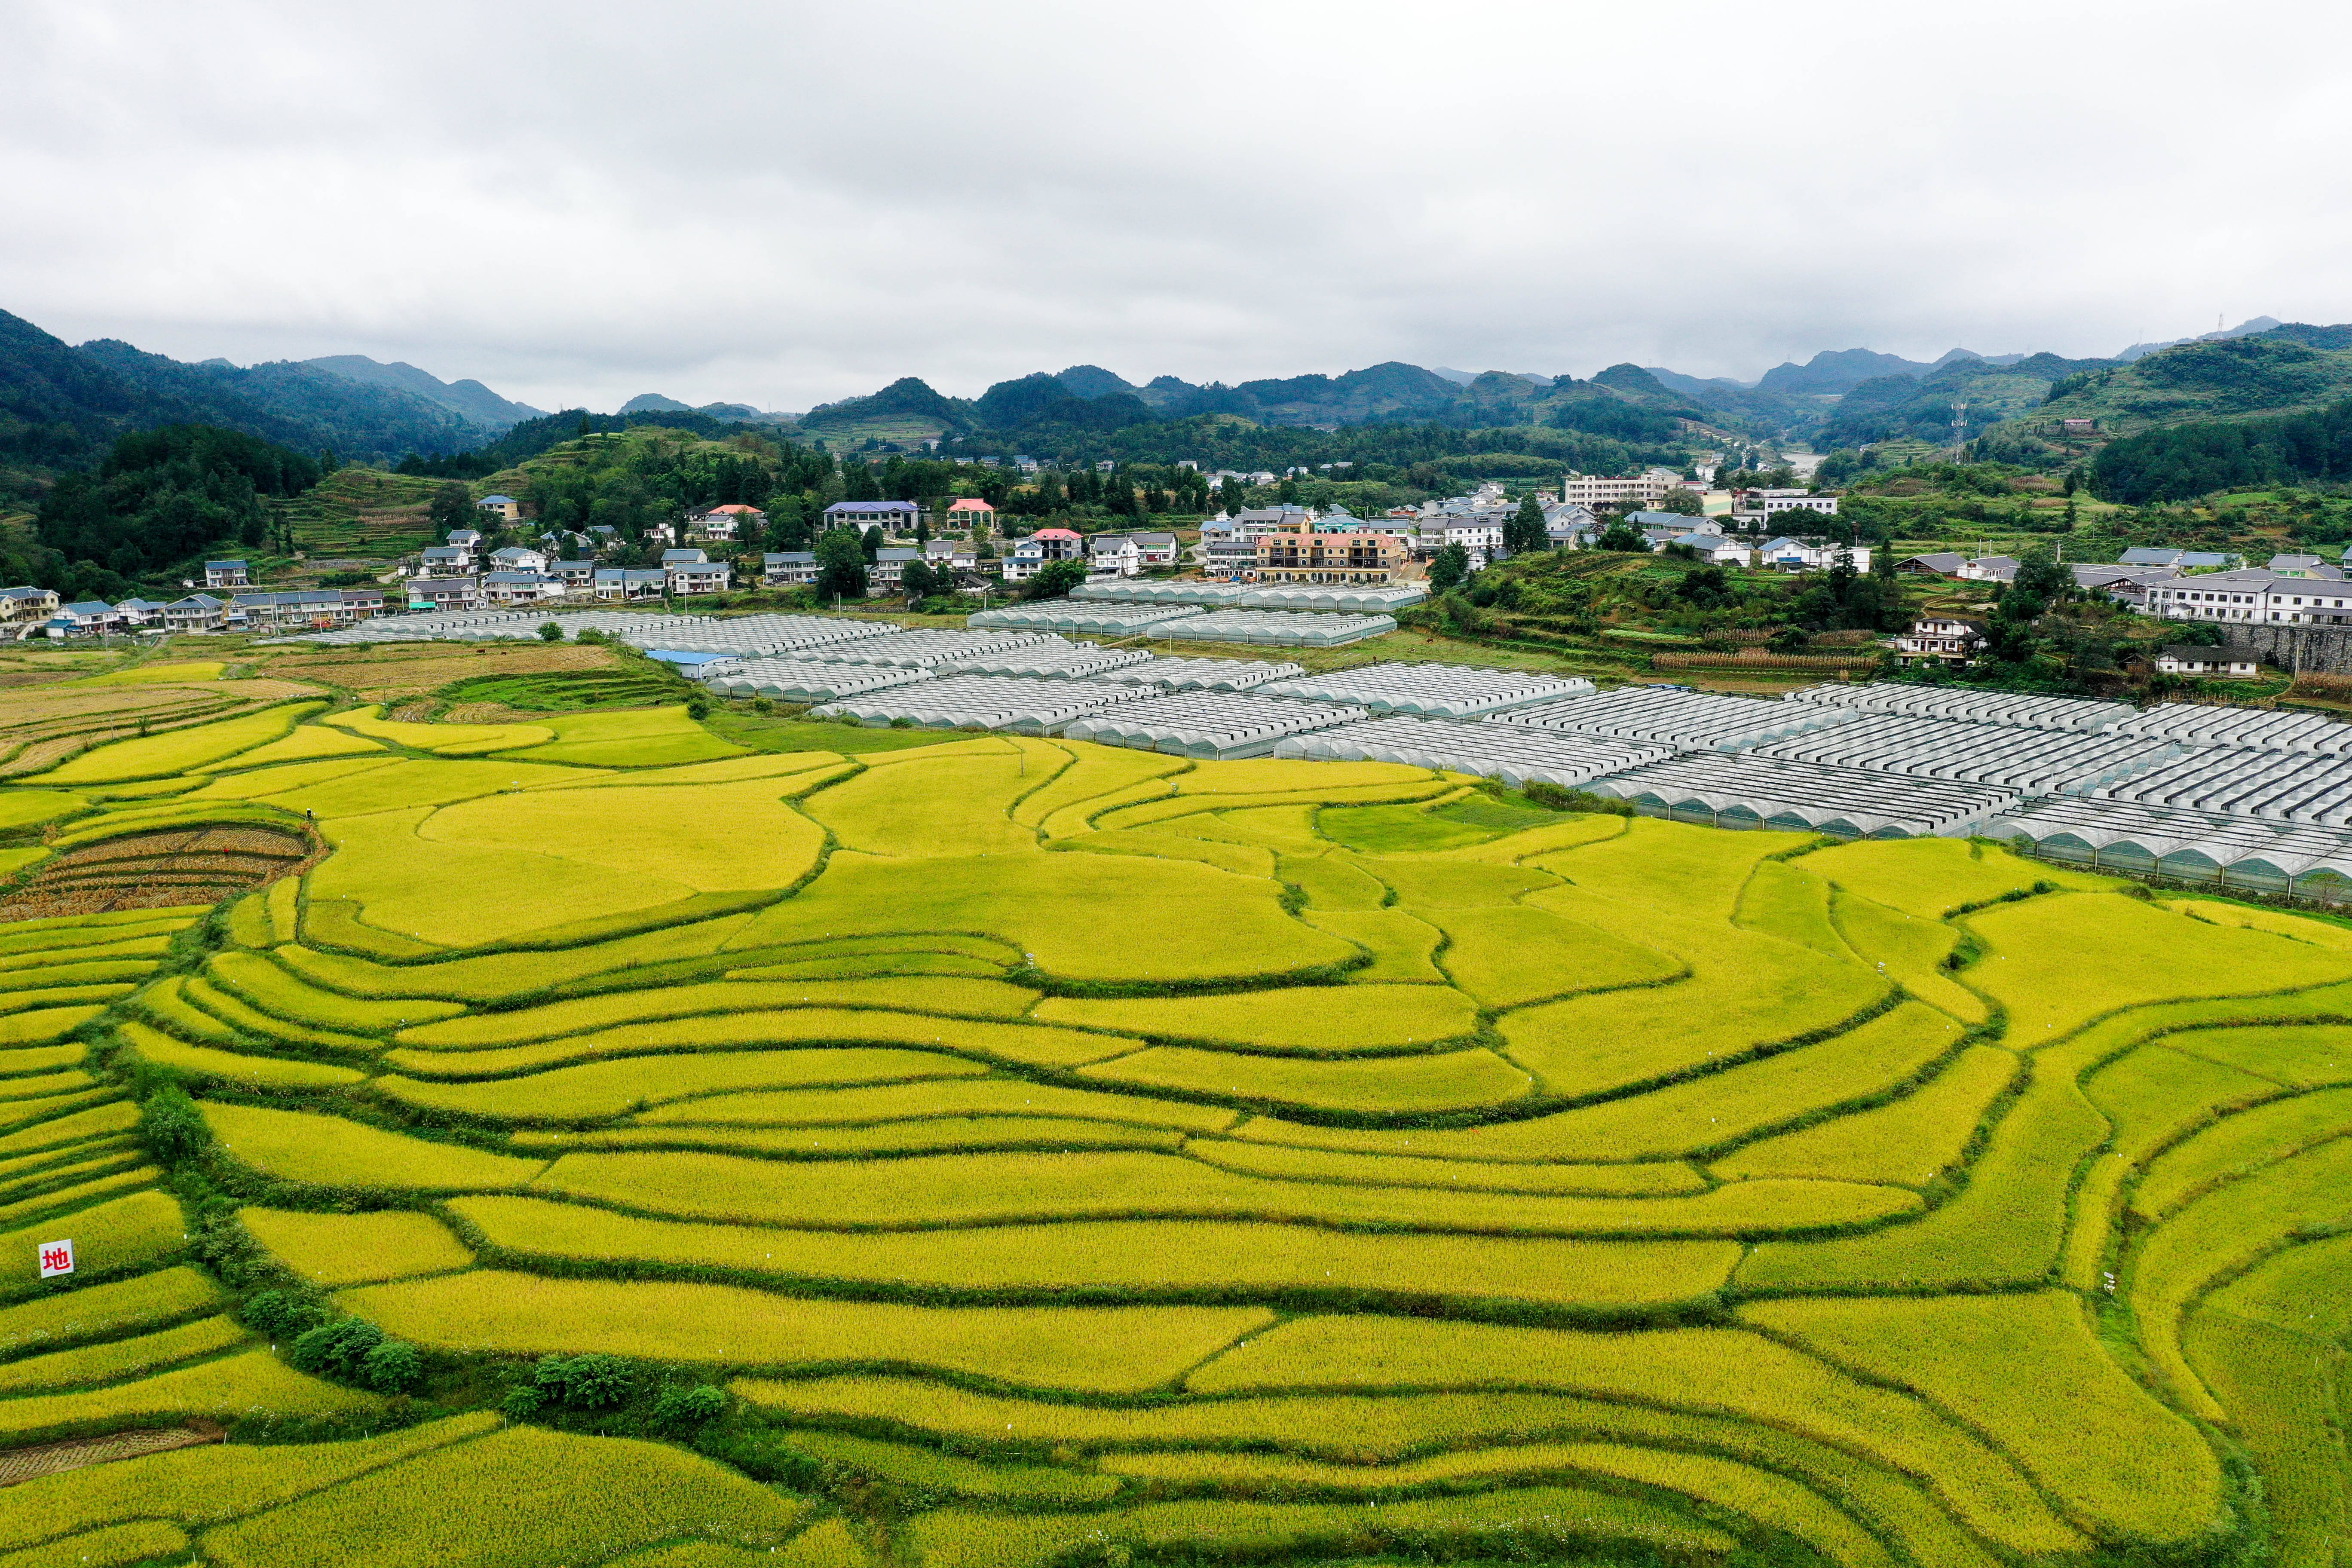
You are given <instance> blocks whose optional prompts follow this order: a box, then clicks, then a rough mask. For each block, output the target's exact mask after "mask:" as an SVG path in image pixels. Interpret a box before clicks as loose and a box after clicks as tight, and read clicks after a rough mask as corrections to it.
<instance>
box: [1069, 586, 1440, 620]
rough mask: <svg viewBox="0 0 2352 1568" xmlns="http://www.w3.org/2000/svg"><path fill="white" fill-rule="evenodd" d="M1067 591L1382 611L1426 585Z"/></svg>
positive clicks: (1412, 599)
mask: <svg viewBox="0 0 2352 1568" xmlns="http://www.w3.org/2000/svg"><path fill="white" fill-rule="evenodd" d="M1070 597H1071V598H1073V599H1079V600H1084V601H1086V602H1088V603H1094V604H1131V605H1213V606H1216V607H1219V608H1224V609H1234V610H1310V611H1317V612H1322V613H1330V612H1340V613H1349V612H1361V611H1370V612H1372V613H1374V614H1387V613H1390V612H1392V611H1396V610H1402V609H1405V608H1408V607H1410V606H1412V605H1418V604H1420V603H1421V602H1422V601H1423V600H1424V599H1426V598H1428V597H1429V590H1428V589H1427V588H1426V587H1423V585H1422V584H1418V583H1401V584H1379V583H1360V584H1359V583H1283V584H1267V585H1265V586H1263V587H1252V586H1250V585H1248V584H1242V583H1202V582H1148V583H1147V582H1136V581H1125V582H1117V583H1088V584H1084V585H1082V586H1080V587H1076V588H1073V589H1071V590H1070Z"/></svg>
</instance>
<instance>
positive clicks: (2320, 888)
mask: <svg viewBox="0 0 2352 1568" xmlns="http://www.w3.org/2000/svg"><path fill="white" fill-rule="evenodd" d="M1984 832H1985V834H1986V835H1987V836H1988V837H1995V838H2004V839H2009V840H2011V841H2012V842H2014V843H2015V844H2016V845H2017V846H2018V847H2020V848H2021V849H2025V850H2028V851H2030V852H2031V853H2033V854H2036V855H2041V856H2044V857H2046V858H2050V859H2053V860H2064V861H2069V862H2072V863H2074V864H2076V865H2081V866H2087V867H2089V868H2092V869H2093V870H2098V871H2127V872H2137V873H2139V874H2141V875H2147V876H2159V877H2171V878H2176V879H2179V880H2181V881H2186V882H2199V883H2204V884H2207V885H2210V886H2211V887H2214V888H2216V889H2221V890H2224V891H2227V890H2233V889H2234V890H2238V891H2243V892H2251V893H2284V894H2288V895H2290V896H2293V897H2297V898H2310V899H2325V900H2329V901H2331V902H2337V903H2341V902H2344V901H2346V900H2352V832H2346V831H2344V830H2342V829H2337V828H2330V827H2318V826H2304V825H2299V824H2296V825H2290V824H2285V823H2278V822H2266V821H2263V820H2261V819H2260V818H2256V817H2248V816H2226V815H2223V814H2221V813H2218V812H2206V811H2187V810H2180V809H2178V808H2171V807H2165V806H2152V805H2135V804H2131V803H2127V802H2123V801H2110V800H2093V799H2086V798H2083V797H2078V796H2065V795H2062V796H2058V797H2055V798H2053V799H2049V800H2042V801H2036V802H2033V803H2032V804H2030V805H2022V806H2020V807H2018V808H2016V809H2013V810H2011V811H2009V812H2007V813H2004V814H2003V815H2001V816H1998V817H1996V818H1995V819H1993V820H1992V821H1991V822H1989V823H1988V824H1986V826H1985V828H1984Z"/></svg>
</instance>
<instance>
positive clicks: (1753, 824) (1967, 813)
mask: <svg viewBox="0 0 2352 1568" xmlns="http://www.w3.org/2000/svg"><path fill="white" fill-rule="evenodd" d="M1584 787H1585V788H1586V789H1588V790H1590V791H1591V793H1592V794H1594V795H1614V796H1615V797H1617V798H1618V799H1620V800H1622V801H1625V802H1627V803H1629V804H1631V805H1633V808H1634V809H1635V810H1637V811H1640V812H1643V814H1645V815H1648V816H1664V817H1671V818H1673V819H1674V820H1675V821H1676V822H1696V823H1704V824H1706V825H1708V826H1715V827H1741V828H1773V829H1782V830H1788V831H1792V832H1811V833H1825V834H1831V835H1833V836H1835V837H1842V838H1922V837H1934V836H1939V835H1940V836H1944V837H1953V836H1958V835H1965V834H1967V833H1969V832H1971V831H1973V830H1975V829H1977V828H1979V827H1980V826H1983V825H1984V824H1985V823H1986V822H1988V821H1989V820H1990V819H1991V818H1992V817H1993V816H1996V815H1997V814H1999V813H2000V812H2002V811H2003V810H2006V809H2009V808H2011V807H2014V806H2015V805H2017V804H2018V803H2019V801H2020V800H2021V798H2022V797H2021V796H2020V795H2017V794H2016V793H2015V792H2014V791H2011V790H2002V789H1996V788H1993V787H1991V786H1990V785H1986V784H1955V783H1951V782H1949V781H1947V780H1943V779H1919V778H1907V777H1902V776H1898V775H1895V774H1889V773H1870V772H1866V771H1864V769H1861V768H1841V767H1825V766H1822V765H1821V764H1819V763H1791V762H1783V761H1781V760H1780V759H1779V758H1777V757H1764V756H1759V755H1757V754H1756V753H1754V752H1731V753H1726V752H1685V753H1683V754H1681V755H1678V756H1674V757H1669V758H1667V759H1666V760H1665V761H1664V762H1658V763H1647V764H1645V765H1643V766H1641V767H1636V768H1632V769H1629V770H1627V771H1625V772H1623V773H1612V774H1611V775H1609V776H1608V777H1605V778H1600V779H1595V780H1593V781H1592V782H1591V784H1586V785H1585V786H1584Z"/></svg>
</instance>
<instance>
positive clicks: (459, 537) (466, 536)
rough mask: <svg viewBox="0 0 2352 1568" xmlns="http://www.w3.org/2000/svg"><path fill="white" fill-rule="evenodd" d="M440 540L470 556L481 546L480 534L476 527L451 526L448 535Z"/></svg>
mask: <svg viewBox="0 0 2352 1568" xmlns="http://www.w3.org/2000/svg"><path fill="white" fill-rule="evenodd" d="M442 543H444V544H446V545H450V546H452V547H454V548H456V549H458V550H462V551H464V552H466V553H467V555H469V556H470V555H473V554H475V553H476V552H478V551H480V549H481V548H482V535H481V533H480V531H478V530H476V529H471V528H453V529H451V530H450V531H449V537H448V538H446V539H445V540H443V541H442Z"/></svg>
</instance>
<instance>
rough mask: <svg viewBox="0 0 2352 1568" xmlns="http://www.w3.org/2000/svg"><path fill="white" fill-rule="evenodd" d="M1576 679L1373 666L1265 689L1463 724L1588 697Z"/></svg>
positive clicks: (1470, 668) (1451, 667)
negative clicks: (1536, 705)
mask: <svg viewBox="0 0 2352 1568" xmlns="http://www.w3.org/2000/svg"><path fill="white" fill-rule="evenodd" d="M1592 690H1593V688H1592V682H1591V681H1589V680H1586V679H1581V678H1575V677H1570V678H1563V677H1560V676H1556V675H1534V674H1530V673H1528V671H1526V670H1517V669H1486V668H1479V667H1477V666H1475V665H1460V664H1373V665H1366V666H1363V667H1361V668H1356V669H1340V670H1332V671H1330V672H1328V673H1327V674H1322V675H1307V674H1303V673H1302V674H1299V675H1297V676H1293V677H1291V678H1290V679H1286V680H1282V681H1277V682H1276V683H1275V684H1273V685H1271V686H1268V687H1266V688H1265V694H1266V695H1267V696H1269V697H1297V698H1301V699H1304V700H1307V701H1310V702H1352V703H1354V704H1355V705H1357V706H1358V707H1360V708H1366V709H1369V710H1371V711H1372V712H1374V713H1406V714H1419V715H1422V716H1424V717H1427V718H1432V719H1469V718H1475V717H1477V716H1479V715H1481V714H1486V713H1499V712H1501V711H1503V710H1506V709H1509V708H1525V707H1528V706H1529V705H1530V704H1533V703H1537V702H1550V701H1557V700H1559V699H1562V698H1567V697H1590V696H1591V695H1592Z"/></svg>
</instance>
